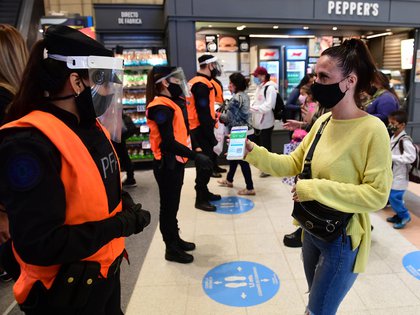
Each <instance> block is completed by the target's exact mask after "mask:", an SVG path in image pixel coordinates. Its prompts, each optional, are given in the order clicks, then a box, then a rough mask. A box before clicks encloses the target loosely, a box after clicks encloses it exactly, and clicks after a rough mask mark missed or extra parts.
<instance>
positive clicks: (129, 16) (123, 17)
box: [118, 11, 143, 25]
mask: <svg viewBox="0 0 420 315" xmlns="http://www.w3.org/2000/svg"><path fill="white" fill-rule="evenodd" d="M118 24H119V25H124V24H136V25H141V24H143V21H142V19H141V18H140V13H139V12H138V11H121V12H120V17H119V18H118Z"/></svg>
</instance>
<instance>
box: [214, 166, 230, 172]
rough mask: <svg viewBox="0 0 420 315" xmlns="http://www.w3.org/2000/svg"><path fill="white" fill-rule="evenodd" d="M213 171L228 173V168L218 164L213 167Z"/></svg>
mask: <svg viewBox="0 0 420 315" xmlns="http://www.w3.org/2000/svg"><path fill="white" fill-rule="evenodd" d="M213 171H214V172H216V173H226V172H227V170H226V169H225V168H221V167H220V166H216V167H215V168H214V169H213Z"/></svg>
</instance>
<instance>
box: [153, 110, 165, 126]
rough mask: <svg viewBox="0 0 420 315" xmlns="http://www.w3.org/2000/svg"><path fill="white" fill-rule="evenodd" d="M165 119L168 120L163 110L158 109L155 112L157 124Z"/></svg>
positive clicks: (160, 123) (162, 122)
mask: <svg viewBox="0 0 420 315" xmlns="http://www.w3.org/2000/svg"><path fill="white" fill-rule="evenodd" d="M167 120H168V115H167V114H166V113H165V112H164V111H163V110H159V111H158V112H157V113H156V117H155V121H156V123H157V124H158V125H162V124H164V123H165V122H166V121H167Z"/></svg>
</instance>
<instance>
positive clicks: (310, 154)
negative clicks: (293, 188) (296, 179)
mask: <svg viewBox="0 0 420 315" xmlns="http://www.w3.org/2000/svg"><path fill="white" fill-rule="evenodd" d="M330 119H331V115H330V116H329V117H328V118H327V119H325V120H324V121H323V122H322V124H321V127H319V129H318V132H317V133H316V136H315V139H314V141H312V144H311V147H310V149H309V152H308V154H307V155H306V157H305V162H304V165H303V172H302V173H303V174H305V177H306V176H307V179H309V178H312V170H311V164H312V157H313V155H314V152H315V148H316V145H317V144H318V142H319V140H320V139H321V136H322V133H323V132H324V130H325V127H326V126H327V124H328V122H329V121H330Z"/></svg>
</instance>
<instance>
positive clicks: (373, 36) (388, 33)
mask: <svg viewBox="0 0 420 315" xmlns="http://www.w3.org/2000/svg"><path fill="white" fill-rule="evenodd" d="M392 34H393V33H392V32H386V33H379V34H373V35H368V36H366V38H367V39H371V38H375V37H381V36H388V35H392Z"/></svg>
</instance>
